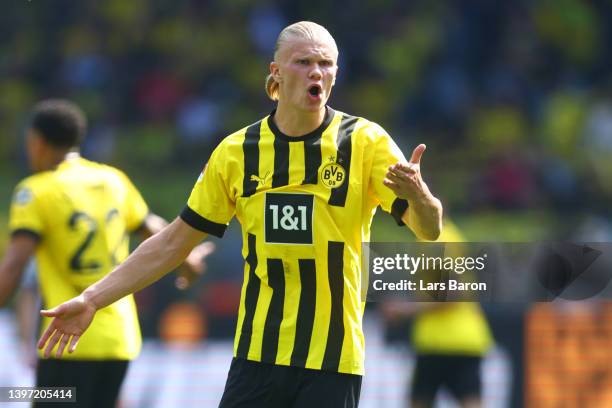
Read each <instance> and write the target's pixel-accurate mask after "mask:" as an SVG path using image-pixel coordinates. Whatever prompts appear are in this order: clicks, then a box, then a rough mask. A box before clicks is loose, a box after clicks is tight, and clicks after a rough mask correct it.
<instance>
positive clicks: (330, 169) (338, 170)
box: [321, 163, 346, 188]
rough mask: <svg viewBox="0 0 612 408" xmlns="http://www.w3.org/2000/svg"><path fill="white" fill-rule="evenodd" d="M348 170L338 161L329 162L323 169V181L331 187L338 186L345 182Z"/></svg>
mask: <svg viewBox="0 0 612 408" xmlns="http://www.w3.org/2000/svg"><path fill="white" fill-rule="evenodd" d="M345 178H346V171H345V170H344V167H342V166H341V165H339V164H338V163H328V164H326V165H325V166H323V168H322V169H321V182H322V183H323V184H324V185H325V186H326V187H329V188H338V187H340V186H341V185H342V184H344V179H345Z"/></svg>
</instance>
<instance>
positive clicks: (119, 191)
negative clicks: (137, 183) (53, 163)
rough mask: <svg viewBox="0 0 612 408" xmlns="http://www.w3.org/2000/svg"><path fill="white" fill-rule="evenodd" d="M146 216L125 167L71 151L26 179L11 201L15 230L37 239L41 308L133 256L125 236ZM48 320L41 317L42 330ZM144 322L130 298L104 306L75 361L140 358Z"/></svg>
mask: <svg viewBox="0 0 612 408" xmlns="http://www.w3.org/2000/svg"><path fill="white" fill-rule="evenodd" d="M147 213H148V208H147V205H146V203H145V202H144V200H143V198H142V196H141V195H140V193H139V192H138V191H137V190H136V188H135V187H134V186H133V185H132V183H131V182H130V180H129V179H128V178H127V176H126V175H125V174H123V173H122V172H121V171H119V170H117V169H115V168H113V167H110V166H106V165H102V164H99V163H95V162H92V161H89V160H86V159H83V158H81V157H79V156H78V155H77V156H73V157H70V158H67V159H66V160H64V161H63V162H62V163H60V164H59V165H58V166H57V168H55V169H54V170H51V171H45V172H41V173H37V174H35V175H32V176H30V177H28V178H26V179H24V180H23V181H22V182H21V183H19V184H18V186H17V187H16V189H15V193H14V197H13V202H12V204H11V210H10V219H9V228H10V230H11V234H20V233H26V234H30V235H32V236H34V237H35V238H37V239H38V240H39V245H38V248H37V251H36V262H37V266H38V279H39V286H40V292H41V296H42V301H43V305H44V307H45V308H50V307H54V306H56V305H58V304H60V303H62V302H64V301H66V300H68V299H70V298H72V297H75V296H78V295H79V294H80V293H81V292H82V291H83V289H85V288H86V287H87V286H89V285H91V284H92V283H94V282H96V281H97V280H99V279H100V278H102V277H103V276H104V275H106V274H108V273H109V272H110V271H111V270H112V269H113V268H114V267H115V266H116V265H117V264H119V263H120V262H122V261H123V260H124V259H125V258H126V257H127V255H128V251H129V242H128V233H129V232H131V231H134V230H136V229H138V228H139V227H140V226H141V225H142V223H143V222H144V219H145V217H146V215H147ZM50 322H51V319H48V318H44V320H43V324H42V326H43V327H42V330H43V331H44V330H45V328H46V327H47V326H48V324H49V323H50ZM140 347H141V336H140V327H139V324H138V317H137V315H136V306H135V303H134V299H133V297H132V296H131V295H130V296H126V297H125V298H123V299H121V300H119V301H117V302H116V303H113V304H112V305H110V306H108V307H106V308H104V309H101V310H100V311H99V312H98V313H97V314H96V316H95V318H94V320H93V322H92V324H91V326H90V327H89V329H88V330H87V332H86V333H85V334H84V335H83V336H82V337H81V339H80V341H79V347H78V348H77V349H76V350H75V352H74V353H72V354H66V353H65V354H64V355H63V357H62V358H63V359H70V360H107V359H117V360H127V359H132V358H134V357H136V356H137V355H138V352H139V351H140Z"/></svg>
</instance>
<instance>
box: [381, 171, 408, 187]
mask: <svg viewBox="0 0 612 408" xmlns="http://www.w3.org/2000/svg"><path fill="white" fill-rule="evenodd" d="M387 179H389V180H391V181H392V182H394V183H395V184H398V185H405V184H406V183H410V182H411V179H410V177H409V176H408V175H405V176H399V175H397V174H393V173H387Z"/></svg>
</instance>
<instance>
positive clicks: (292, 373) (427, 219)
mask: <svg viewBox="0 0 612 408" xmlns="http://www.w3.org/2000/svg"><path fill="white" fill-rule="evenodd" d="M337 59H338V50H337V47H336V43H335V41H334V39H333V38H332V36H331V35H330V34H329V32H328V31H327V30H326V29H325V28H323V27H322V26H320V25H318V24H315V23H311V22H299V23H295V24H292V25H290V26H288V27H286V28H285V29H284V30H283V31H282V32H281V33H280V35H279V37H278V40H277V44H276V51H275V54H274V61H273V62H272V63H271V64H270V75H269V76H268V78H267V80H266V91H267V93H268V95H269V96H270V97H271V98H272V99H274V100H276V101H278V104H277V107H276V109H275V110H274V111H273V112H272V113H271V114H270V115H269V116H267V117H265V118H264V119H262V120H260V121H258V122H256V123H254V124H252V125H250V126H247V127H245V128H244V129H242V130H240V131H238V132H236V133H234V134H232V135H230V136H228V137H227V138H225V139H224V140H223V141H222V142H221V143H220V144H219V146H217V148H216V149H215V150H214V152H213V153H212V155H211V157H210V159H209V161H208V164H207V165H206V166H205V169H204V171H203V173H202V174H201V176H200V177H199V178H198V180H197V182H196V183H195V186H194V188H193V191H192V193H191V196H190V197H189V200H188V202H187V206H186V207H185V209H184V210H183V212H182V213H181V215H180V217H178V218H177V219H176V220H175V221H173V222H172V223H171V224H170V225H169V226H168V227H166V228H165V229H164V230H163V231H162V232H160V233H159V234H157V235H156V236H154V237H152V238H150V239H149V240H147V241H145V242H144V243H143V244H142V245H141V246H140V247H139V248H137V249H136V251H134V253H133V254H132V255H130V257H128V259H127V260H126V261H125V262H124V263H123V264H122V265H120V266H118V267H117V268H116V269H115V270H114V271H113V272H112V273H111V274H109V275H108V276H107V277H105V278H104V279H102V280H101V281H99V282H97V283H95V284H94V285H92V286H90V287H89V288H87V289H86V290H85V291H84V292H83V294H81V295H80V296H78V297H76V298H75V299H72V300H70V301H69V302H66V303H64V304H62V305H60V306H58V307H56V308H54V309H51V310H48V311H43V314H44V315H45V316H53V317H55V319H54V321H53V323H52V324H51V326H50V327H49V329H48V330H47V331H46V333H44V335H43V336H42V337H41V339H40V341H39V347H41V348H45V347H46V350H49V351H50V350H51V348H53V347H54V346H55V345H56V344H57V343H59V352H60V353H61V352H63V350H64V349H65V348H66V347H68V351H73V350H74V349H75V346H76V343H77V341H78V340H79V338H80V337H81V335H82V334H83V332H84V331H85V330H86V328H87V327H88V325H89V323H90V321H91V319H92V318H93V316H94V315H95V313H96V311H97V310H99V309H101V308H103V307H104V306H106V305H108V304H109V303H111V302H113V301H115V300H116V299H119V298H121V297H122V296H125V295H126V294H128V293H131V292H134V291H136V290H138V289H140V288H142V287H144V286H146V285H148V284H150V283H151V282H153V281H155V280H156V279H159V278H160V277H161V276H163V275H164V274H165V273H167V271H168V270H170V269H171V268H172V267H174V266H175V265H176V264H178V263H179V262H181V261H182V260H183V258H184V257H185V256H186V254H187V253H188V252H189V251H190V250H191V248H192V247H193V246H194V245H195V244H196V243H198V242H200V240H202V239H203V238H204V237H205V236H206V234H213V235H216V236H222V235H223V233H224V231H225V228H226V226H227V224H228V222H229V221H230V219H231V218H232V217H234V216H235V217H236V218H237V219H238V221H239V222H240V224H241V226H242V235H243V250H242V255H243V257H244V259H245V269H244V284H243V289H242V296H241V302H240V307H239V313H238V325H237V329H236V337H235V342H234V359H233V361H232V365H231V367H230V371H229V374H228V380H227V383H226V387H225V391H224V394H223V397H222V399H221V402H220V406H221V407H224V408H227V407H266V408H270V407H283V408H287V407H313V406H316V407H320V408H323V407H356V406H357V405H358V401H359V393H360V389H361V375H362V374H363V363H364V340H363V331H362V325H361V320H362V315H363V307H364V299H361V256H362V253H361V243H362V242H363V241H366V240H368V239H369V237H370V223H371V220H372V217H373V215H374V212H375V211H376V207H377V206H379V205H380V206H381V207H382V208H383V209H384V210H385V211H387V212H390V213H391V214H392V215H393V216H394V217H395V219H396V220H397V221H398V223H399V224H400V225H404V224H407V225H409V226H410V228H411V229H412V230H413V231H414V232H415V233H416V234H417V235H418V236H419V237H420V238H423V239H432V240H433V239H436V238H437V237H438V235H439V234H440V229H441V217H442V206H441V204H440V201H439V200H438V199H436V198H435V197H434V196H433V195H432V194H431V192H430V191H429V189H428V188H427V185H426V184H425V182H424V181H423V179H422V178H421V172H420V161H421V157H422V155H423V152H424V150H425V146H424V145H419V146H417V147H416V148H415V149H414V151H413V153H412V156H411V159H410V161H407V160H406V159H405V158H404V156H403V154H402V152H401V151H400V150H399V148H398V147H397V145H396V144H395V143H394V142H393V140H392V139H391V138H390V137H389V135H388V134H387V133H386V132H385V131H384V130H383V129H382V128H381V127H380V126H379V125H377V124H375V123H372V122H370V121H368V120H366V119H363V118H358V117H354V116H351V115H347V114H345V113H342V112H339V111H335V110H333V109H331V108H330V107H328V106H327V105H326V103H327V101H328V99H329V96H330V93H331V90H332V87H333V85H334V82H335V80H336V72H337V70H338V66H337Z"/></svg>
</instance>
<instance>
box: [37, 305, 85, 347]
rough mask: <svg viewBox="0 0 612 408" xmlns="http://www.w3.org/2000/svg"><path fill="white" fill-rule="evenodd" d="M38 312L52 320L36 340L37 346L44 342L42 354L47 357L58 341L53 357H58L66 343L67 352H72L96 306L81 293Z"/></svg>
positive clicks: (41, 345)
mask: <svg viewBox="0 0 612 408" xmlns="http://www.w3.org/2000/svg"><path fill="white" fill-rule="evenodd" d="M40 314H41V315H43V316H46V317H53V320H52V321H51V324H50V325H49V327H47V330H45V332H44V333H43V335H42V336H41V337H40V340H38V348H39V349H41V350H42V349H43V347H45V344H46V345H47V346H46V348H45V352H44V356H45V358H48V357H49V356H50V355H51V351H52V350H53V348H54V347H55V345H56V344H58V342H59V346H58V348H57V351H56V353H55V357H57V358H60V357H61V356H62V354H63V353H64V349H65V348H66V346H67V345H68V344H69V346H68V352H69V353H72V352H74V350H75V349H76V346H77V343H78V341H79V339H80V338H81V336H82V335H83V333H84V332H85V330H87V328H88V327H89V325H90V324H91V321H92V320H93V318H94V315H95V314H96V307H95V306H94V305H93V304H91V303H88V302H87V301H85V299H84V298H83V295H81V296H77V297H75V298H72V299H70V300H68V301H67V302H64V303H62V304H60V305H59V306H57V307H54V308H53V309H50V310H41V311H40Z"/></svg>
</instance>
